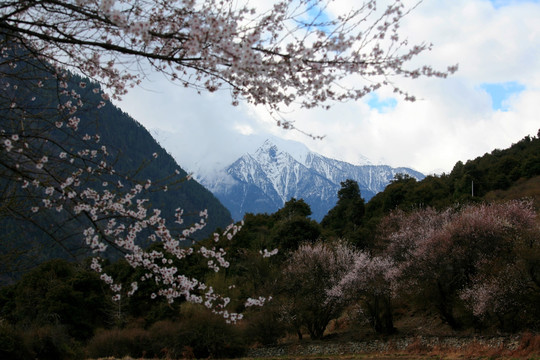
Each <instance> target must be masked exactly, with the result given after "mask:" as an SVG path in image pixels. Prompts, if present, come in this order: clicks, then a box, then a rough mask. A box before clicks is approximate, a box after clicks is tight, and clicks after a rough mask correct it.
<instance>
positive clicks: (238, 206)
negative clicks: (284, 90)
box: [201, 139, 424, 220]
mask: <svg viewBox="0 0 540 360" xmlns="http://www.w3.org/2000/svg"><path fill="white" fill-rule="evenodd" d="M275 140H276V139H272V140H270V139H267V140H266V141H264V143H263V144H262V145H261V146H260V147H258V148H257V149H256V150H255V151H253V152H249V153H246V154H244V155H243V156H241V157H240V158H238V159H237V160H236V161H234V162H233V163H232V164H230V165H229V166H227V167H226V168H225V169H223V170H222V171H217V172H216V173H217V174H221V175H220V176H221V177H222V178H214V179H208V178H207V179H201V182H202V183H203V184H204V185H205V186H207V187H208V188H209V189H210V191H212V192H213V193H214V195H215V196H216V197H217V198H218V199H220V200H221V202H222V203H223V204H224V205H225V206H226V207H227V208H228V209H229V210H230V211H231V214H232V216H233V218H234V219H237V220H238V219H241V218H242V217H243V216H244V214H245V213H246V212H252V213H261V212H262V213H264V212H267V213H273V212H275V211H277V210H278V209H280V208H281V207H282V206H283V204H284V203H285V202H286V201H288V200H290V199H291V198H293V197H294V198H297V199H304V201H306V202H307V203H308V204H309V205H310V206H311V210H312V212H313V218H314V219H316V220H321V219H322V218H323V217H324V215H326V213H327V212H328V210H330V209H331V208H332V207H333V206H334V205H335V203H336V201H337V192H338V190H339V189H340V188H341V184H340V183H341V182H342V181H345V180H347V179H352V180H355V181H357V182H358V185H359V187H360V190H361V195H362V197H363V198H364V199H366V200H369V199H370V198H371V197H373V196H374V195H375V194H376V193H377V192H379V191H382V190H383V189H384V188H385V187H386V185H387V184H388V183H389V182H390V181H391V180H392V179H393V178H394V175H395V174H397V173H406V174H408V175H410V176H412V177H415V178H417V179H422V178H423V177H424V175H422V174H421V173H419V172H416V171H414V170H412V169H408V168H397V169H394V168H391V167H390V166H386V165H371V164H369V161H367V159H366V162H368V164H364V165H352V164H349V163H346V162H343V161H338V160H334V159H330V158H327V157H324V156H322V155H320V154H317V153H315V152H312V151H310V150H309V149H308V148H307V147H306V146H304V145H303V144H300V143H296V142H292V141H287V140H277V141H275ZM277 142H279V143H280V144H276V143H277Z"/></svg>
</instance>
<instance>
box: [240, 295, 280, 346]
mask: <svg viewBox="0 0 540 360" xmlns="http://www.w3.org/2000/svg"><path fill="white" fill-rule="evenodd" d="M275 304H276V300H273V302H271V303H269V304H266V305H265V306H264V307H262V308H261V309H257V310H255V311H253V312H250V313H249V314H247V316H246V322H247V327H246V342H250V343H254V342H256V343H259V344H262V345H265V346H268V345H276V344H277V342H278V340H279V339H280V338H281V337H283V336H285V335H286V333H287V329H286V326H285V324H284V322H283V319H281V314H280V313H279V308H278V307H277V306H275Z"/></svg>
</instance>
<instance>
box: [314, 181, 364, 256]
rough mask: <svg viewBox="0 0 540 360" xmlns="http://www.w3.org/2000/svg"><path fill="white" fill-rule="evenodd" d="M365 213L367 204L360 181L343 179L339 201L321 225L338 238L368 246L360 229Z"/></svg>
mask: <svg viewBox="0 0 540 360" xmlns="http://www.w3.org/2000/svg"><path fill="white" fill-rule="evenodd" d="M364 213H365V204H364V199H363V198H362V196H361V195H360V188H359V186H358V183H357V182H356V181H354V180H350V179H349V180H346V181H342V182H341V189H340V190H339V191H338V201H337V203H336V205H335V206H334V207H333V208H332V209H330V211H329V212H328V214H327V215H326V216H325V217H324V218H323V219H322V221H321V226H323V228H325V229H327V230H330V232H331V233H332V234H333V235H334V236H336V237H337V238H347V239H349V240H350V241H351V242H353V243H355V244H356V245H357V246H359V247H366V244H364V242H365V241H364V240H365V239H362V236H361V235H362V233H361V231H360V229H361V226H362V225H363V218H364ZM359 235H360V236H359Z"/></svg>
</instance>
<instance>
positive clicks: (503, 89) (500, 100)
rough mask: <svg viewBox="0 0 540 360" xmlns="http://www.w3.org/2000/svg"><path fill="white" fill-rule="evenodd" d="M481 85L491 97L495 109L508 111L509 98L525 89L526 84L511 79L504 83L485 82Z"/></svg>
mask: <svg viewBox="0 0 540 360" xmlns="http://www.w3.org/2000/svg"><path fill="white" fill-rule="evenodd" d="M480 87H481V88H482V89H483V90H484V91H486V92H487V93H488V94H489V96H490V97H491V103H492V108H493V110H500V111H508V110H509V107H508V101H507V100H508V99H510V97H511V96H513V95H518V94H519V93H520V92H522V91H523V90H525V86H524V85H522V84H520V83H518V82H516V81H509V82H504V83H484V84H481V85H480Z"/></svg>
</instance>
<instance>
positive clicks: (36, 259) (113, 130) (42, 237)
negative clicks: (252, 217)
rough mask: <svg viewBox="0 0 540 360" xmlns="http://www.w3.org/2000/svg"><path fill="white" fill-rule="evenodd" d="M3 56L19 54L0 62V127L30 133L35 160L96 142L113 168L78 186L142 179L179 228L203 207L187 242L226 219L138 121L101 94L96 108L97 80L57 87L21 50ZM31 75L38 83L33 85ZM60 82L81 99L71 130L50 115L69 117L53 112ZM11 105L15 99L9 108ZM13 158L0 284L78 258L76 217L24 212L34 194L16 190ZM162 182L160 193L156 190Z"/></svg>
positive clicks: (3, 185)
mask: <svg viewBox="0 0 540 360" xmlns="http://www.w3.org/2000/svg"><path fill="white" fill-rule="evenodd" d="M11 55H12V56H13V57H14V58H18V57H19V56H20V57H21V58H22V59H23V60H21V61H20V62H19V63H20V66H18V67H16V68H14V69H11V68H10V67H8V66H6V65H5V63H0V71H1V72H2V73H3V74H4V76H6V77H9V79H10V81H11V83H9V86H7V85H6V84H3V86H4V90H5V91H4V92H3V93H2V94H1V96H0V129H2V131H3V132H7V133H8V134H9V133H13V134H25V135H21V136H24V137H25V139H31V141H33V143H34V144H37V143H38V142H40V143H41V145H39V147H36V148H35V151H36V153H34V155H33V156H37V157H38V158H39V157H41V156H43V155H47V154H48V155H49V158H51V162H52V157H53V156H55V157H56V156H57V154H58V152H59V150H58V149H62V150H63V151H66V152H68V153H70V154H75V153H77V152H78V151H80V150H83V149H89V150H97V151H98V152H100V151H101V147H102V146H106V148H107V151H108V153H109V156H107V157H106V159H105V160H106V161H107V163H109V164H112V165H113V168H114V170H115V174H111V175H107V174H100V175H89V176H87V177H86V180H85V181H86V183H84V184H83V187H90V188H94V189H97V190H99V189H102V188H103V186H102V184H103V183H105V182H109V183H114V184H116V183H117V182H118V181H121V182H122V183H123V184H124V185H125V189H129V187H130V186H133V185H134V183H135V182H140V183H142V184H144V183H146V181H147V180H151V182H152V187H150V189H149V190H148V191H146V192H145V193H143V194H142V198H147V199H148V203H147V204H148V205H149V207H150V208H152V209H160V210H161V214H162V216H163V217H164V218H165V219H166V221H167V224H174V220H175V218H174V214H175V210H176V209H177V208H182V209H183V210H184V216H183V218H184V225H182V226H189V225H191V224H192V223H193V222H198V221H199V211H201V210H204V209H207V210H208V214H209V217H208V222H207V226H206V227H205V228H204V229H202V230H201V231H198V232H196V233H195V234H194V235H193V236H194V237H193V240H200V239H202V238H205V237H207V236H208V235H209V234H211V233H212V232H214V231H215V229H216V228H218V227H225V226H226V225H228V224H229V223H230V222H231V221H232V220H231V216H230V213H229V211H228V210H227V209H226V208H225V207H224V206H223V205H222V204H221V203H220V202H219V201H218V200H217V199H216V198H215V197H214V195H213V194H212V193H210V192H209V191H208V190H206V189H205V188H204V187H203V186H202V185H200V184H199V183H197V182H196V181H194V180H191V179H190V180H187V178H186V176H187V174H186V172H185V171H184V170H183V169H182V168H180V166H179V165H178V164H177V163H176V162H175V160H174V159H173V158H172V156H171V155H170V154H168V153H167V152H166V151H165V150H164V149H163V148H162V147H161V146H160V145H159V144H158V143H157V142H156V141H155V139H153V138H152V136H151V135H150V133H149V132H148V131H147V130H146V129H145V128H144V127H143V126H142V125H141V124H139V123H138V122H137V121H135V120H134V119H133V118H131V117H130V116H129V115H127V114H126V113H124V112H122V111H121V110H120V109H119V108H117V107H115V106H114V105H113V104H112V103H111V102H110V101H106V100H105V101H104V106H98V104H99V103H100V102H101V101H103V99H102V95H101V91H97V90H99V85H98V84H95V83H92V82H91V81H90V80H88V79H85V78H82V77H79V76H77V75H70V76H69V77H68V78H67V79H65V82H66V84H65V85H64V84H62V86H59V84H60V83H61V81H58V79H56V78H54V76H52V75H51V73H52V70H51V69H49V68H48V65H47V64H44V63H39V62H37V61H35V60H28V58H25V56H24V53H23V54H22V55H19V54H17V53H16V52H13V53H12V54H11ZM38 81H40V83H42V86H40V87H38V86H36V84H37V82H38ZM81 84H83V86H81ZM64 88H67V89H76V90H77V92H78V93H79V94H80V97H81V99H82V100H83V104H84V105H83V106H79V109H78V110H77V112H76V116H78V117H79V118H80V123H79V126H78V130H77V131H76V132H73V131H71V130H70V129H67V126H65V125H64V126H60V127H58V126H56V122H57V121H64V124H66V123H67V121H66V120H67V119H68V118H69V117H70V116H71V114H69V112H68V111H65V113H62V111H59V110H58V107H59V105H60V104H63V103H65V101H66V99H67V100H71V98H70V97H69V96H68V95H64V94H62V89H64ZM94 90H96V91H94ZM12 103H14V104H16V105H17V107H16V108H15V110H13V109H12V107H11V104H12ZM18 108H20V109H21V110H20V111H18ZM85 134H88V135H90V137H91V140H88V141H83V140H81V138H82V137H83V136H84V135H85ZM96 135H99V141H96V137H95V136H96ZM43 139H45V140H43ZM29 141H30V140H29ZM51 143H52V145H51ZM6 154H7V153H6ZM55 154H56V155H55ZM13 159H14V158H13V157H11V158H10V157H9V156H7V155H6V157H5V158H2V159H0V191H1V193H0V198H1V199H2V203H1V204H0V239H1V241H2V246H1V248H0V260H1V261H0V264H1V265H0V277H1V278H2V279H1V280H0V282H6V281H9V279H10V278H12V277H13V276H17V275H16V274H18V273H19V271H16V272H13V271H14V270H26V269H28V268H31V267H33V266H35V265H37V264H39V263H40V262H42V261H44V260H47V259H51V258H58V257H62V258H67V257H70V258H72V257H73V255H81V257H84V256H85V253H84V252H82V251H81V250H82V249H81V244H82V235H81V232H82V230H83V229H84V228H85V226H86V225H85V222H84V220H83V221H82V222H81V219H80V218H74V217H72V215H70V214H65V213H61V212H56V211H54V212H46V211H45V212H41V211H40V212H38V213H36V214H33V213H32V212H30V208H31V207H32V206H34V205H31V203H32V202H34V203H35V202H36V201H37V202H38V204H40V201H41V200H40V199H37V200H36V199H34V198H32V196H35V195H30V196H29V195H27V194H25V193H24V191H22V190H21V182H20V179H18V177H19V176H20V175H19V174H18V170H17V169H15V163H13V161H14V160H13ZM55 161H56V160H55ZM83 161H87V160H81V159H78V160H77V161H76V162H75V163H73V166H70V165H69V164H67V162H65V164H61V162H58V166H57V167H56V168H55V171H57V172H58V174H59V176H63V177H64V178H65V177H67V176H68V175H69V174H70V173H71V172H72V171H73V169H75V168H76V167H79V166H80V167H81V168H82V169H85V168H86V167H87V164H83ZM51 162H49V164H50V163H51ZM77 162H78V163H77ZM65 165H67V167H64V166H65ZM94 165H95V164H94ZM17 166H18V165H17ZM164 186H167V191H163V189H164ZM83 187H81V188H83Z"/></svg>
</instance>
